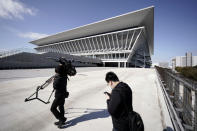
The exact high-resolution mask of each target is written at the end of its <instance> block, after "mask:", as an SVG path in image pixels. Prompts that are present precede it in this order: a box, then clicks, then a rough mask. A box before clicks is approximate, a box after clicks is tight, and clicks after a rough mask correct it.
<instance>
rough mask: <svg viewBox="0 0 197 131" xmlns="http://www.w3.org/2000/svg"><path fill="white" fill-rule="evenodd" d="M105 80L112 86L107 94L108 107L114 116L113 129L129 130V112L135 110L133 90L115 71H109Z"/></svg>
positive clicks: (119, 130)
mask: <svg viewBox="0 0 197 131" xmlns="http://www.w3.org/2000/svg"><path fill="white" fill-rule="evenodd" d="M105 80H106V82H107V84H108V86H110V87H111V88H112V92H111V93H108V92H105V94H106V95H107V108H108V112H109V113H110V115H111V116H112V123H113V131H129V130H130V129H129V118H128V112H130V111H132V110H133V106H132V90H131V88H130V87H129V86H128V85H127V84H126V83H124V82H120V81H119V79H118V77H117V75H116V74H115V73H114V72H108V73H107V74H106V77H105Z"/></svg>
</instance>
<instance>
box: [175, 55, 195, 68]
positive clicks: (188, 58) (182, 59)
mask: <svg viewBox="0 0 197 131" xmlns="http://www.w3.org/2000/svg"><path fill="white" fill-rule="evenodd" d="M196 65H197V56H192V53H186V54H185V56H176V57H175V58H173V59H172V69H175V67H191V66H196Z"/></svg>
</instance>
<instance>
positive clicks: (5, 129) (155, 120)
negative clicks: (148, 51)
mask: <svg viewBox="0 0 197 131" xmlns="http://www.w3.org/2000/svg"><path fill="white" fill-rule="evenodd" d="M77 71H78V73H77V75H76V76H74V77H71V78H69V79H70V80H69V81H68V91H69V92H70V96H69V98H68V99H66V102H65V109H66V113H65V116H66V117H67V118H68V120H67V122H66V125H65V128H64V129H63V130H67V131H111V130H112V121H111V117H110V115H109V114H108V112H107V109H106V108H107V106H106V97H105V95H104V94H103V92H104V91H106V90H108V91H109V90H110V89H109V88H108V87H107V84H106V82H105V74H106V73H107V72H108V71H114V72H115V73H116V74H117V75H118V77H119V78H120V80H121V81H124V82H126V83H128V84H129V85H130V87H131V88H132V91H133V107H134V110H135V111H137V112H138V113H140V115H141V116H142V119H143V121H144V125H145V131H162V130H163V129H164V128H167V127H171V128H172V123H171V120H170V117H169V113H168V111H167V108H166V105H165V101H164V98H163V94H162V92H161V87H160V85H159V83H158V80H157V76H156V72H155V69H144V68H95V67H94V68H77ZM53 74H54V69H33V70H1V71H0V118H1V119H0V131H38V130H39V131H56V130H60V129H58V128H57V127H56V126H55V125H54V124H53V123H54V122H55V121H56V119H55V118H54V116H53V115H52V113H51V112H50V106H51V103H49V104H44V103H41V102H40V101H37V100H33V101H30V102H24V99H25V98H27V97H28V96H29V95H31V94H32V93H33V92H35V90H36V87H37V86H38V85H41V84H42V83H44V82H45V81H46V80H47V79H48V78H50V77H51V76H52V75H53ZM51 92H52V84H50V85H49V86H48V87H46V88H45V89H44V90H41V91H40V92H39V96H40V97H41V98H42V99H44V100H47V98H48V97H49V96H50V93H51ZM53 99H54V96H52V98H51V102H52V100H53Z"/></svg>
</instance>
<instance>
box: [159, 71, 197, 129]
mask: <svg viewBox="0 0 197 131" xmlns="http://www.w3.org/2000/svg"><path fill="white" fill-rule="evenodd" d="M156 70H157V72H158V73H159V77H160V79H161V84H162V86H163V87H164V92H166V95H167V98H169V105H170V108H171V109H170V112H171V113H172V114H171V118H172V121H174V122H173V123H174V125H175V127H176V126H177V127H178V128H177V130H181V131H182V129H181V128H184V130H185V131H197V82H196V81H192V80H189V79H187V78H185V77H183V76H182V75H180V74H179V73H176V72H173V71H172V70H170V69H166V68H161V67H156ZM170 103H171V104H170ZM176 116H177V117H178V118H176ZM175 129H176V128H175Z"/></svg>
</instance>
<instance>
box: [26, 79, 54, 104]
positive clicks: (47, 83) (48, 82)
mask: <svg viewBox="0 0 197 131" xmlns="http://www.w3.org/2000/svg"><path fill="white" fill-rule="evenodd" d="M54 77H55V75H54V76H52V77H51V78H49V79H48V80H46V82H45V83H44V84H42V85H41V86H38V87H37V89H36V92H34V93H33V94H32V95H30V96H29V97H28V98H26V99H25V102H27V101H31V100H35V99H37V100H39V101H41V102H43V103H45V104H48V103H50V102H49V100H50V98H51V96H52V94H53V92H54V89H53V91H52V93H51V95H50V96H49V99H48V101H47V102H46V101H43V100H41V99H40V98H38V91H39V90H41V89H44V88H45V87H47V86H48V85H49V84H51V82H52V81H53V79H54ZM35 94H36V97H34V98H31V97H32V96H33V95H35Z"/></svg>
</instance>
